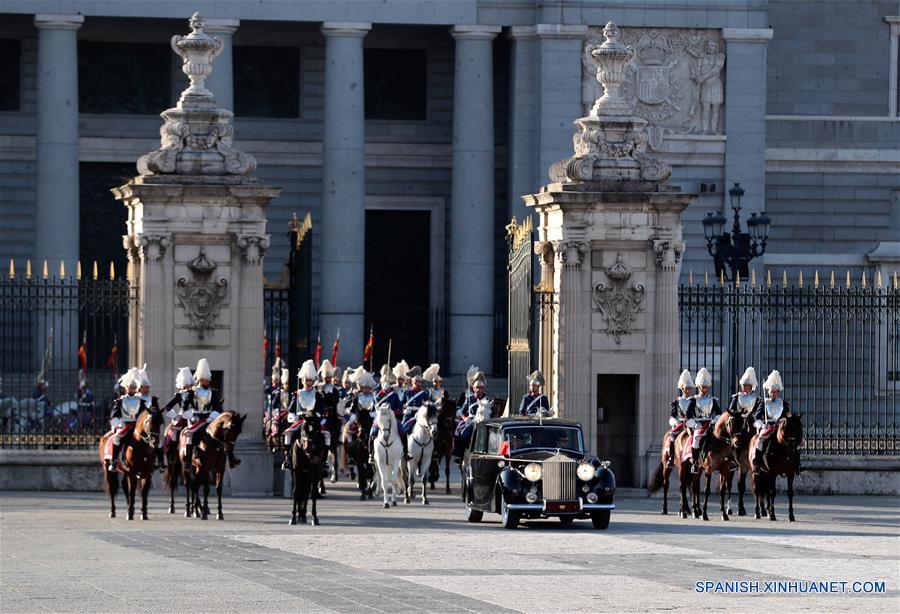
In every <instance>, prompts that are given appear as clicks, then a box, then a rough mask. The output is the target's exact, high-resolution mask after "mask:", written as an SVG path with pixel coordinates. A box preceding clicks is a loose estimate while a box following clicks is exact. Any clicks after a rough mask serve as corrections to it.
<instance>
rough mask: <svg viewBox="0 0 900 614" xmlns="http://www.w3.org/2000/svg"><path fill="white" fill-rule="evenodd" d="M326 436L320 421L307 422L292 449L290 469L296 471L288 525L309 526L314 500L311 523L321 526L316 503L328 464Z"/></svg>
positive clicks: (293, 472)
mask: <svg viewBox="0 0 900 614" xmlns="http://www.w3.org/2000/svg"><path fill="white" fill-rule="evenodd" d="M326 454H327V448H326V447H325V436H324V435H323V434H322V431H321V430H320V428H319V421H318V420H314V419H307V420H304V421H303V424H302V425H301V426H300V433H299V434H298V437H296V438H295V439H294V443H293V445H292V446H291V467H292V468H293V471H292V473H291V476H292V477H293V485H292V489H291V494H292V495H293V497H292V498H293V506H292V508H291V521H290V523H289V524H292V525H293V524H297V522H298V521H299V522H300V524H306V510H307V505H308V504H309V500H310V499H312V523H313V526H318V524H319V516H318V514H317V513H316V501H317V500H318V498H319V488H318V485H319V481H320V480H321V479H322V473H323V469H324V464H325V455H326Z"/></svg>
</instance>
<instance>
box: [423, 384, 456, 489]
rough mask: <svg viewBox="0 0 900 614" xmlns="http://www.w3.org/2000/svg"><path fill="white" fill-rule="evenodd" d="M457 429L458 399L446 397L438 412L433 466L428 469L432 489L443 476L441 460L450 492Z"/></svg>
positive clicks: (432, 458) (432, 459)
mask: <svg viewBox="0 0 900 614" xmlns="http://www.w3.org/2000/svg"><path fill="white" fill-rule="evenodd" d="M455 429H456V401H454V400H452V399H444V401H443V402H442V403H441V409H440V411H439V412H438V432H437V435H436V436H435V438H434V452H433V453H432V456H431V467H430V468H429V470H428V481H429V482H430V483H431V490H434V484H435V482H437V481H438V480H439V479H440V477H441V461H443V462H444V478H445V479H446V484H445V487H444V492H445V493H446V494H448V495H449V494H450V460H451V457H452V456H453V432H454V431H455Z"/></svg>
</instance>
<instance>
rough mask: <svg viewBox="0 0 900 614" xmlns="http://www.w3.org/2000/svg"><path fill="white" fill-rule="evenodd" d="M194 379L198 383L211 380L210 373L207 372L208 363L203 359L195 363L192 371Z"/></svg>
mask: <svg viewBox="0 0 900 614" xmlns="http://www.w3.org/2000/svg"><path fill="white" fill-rule="evenodd" d="M194 379H195V380H197V381H198V382H199V381H200V380H202V379H212V371H210V370H209V362H207V360H206V359H205V358H201V359H200V360H198V361H197V368H196V369H194Z"/></svg>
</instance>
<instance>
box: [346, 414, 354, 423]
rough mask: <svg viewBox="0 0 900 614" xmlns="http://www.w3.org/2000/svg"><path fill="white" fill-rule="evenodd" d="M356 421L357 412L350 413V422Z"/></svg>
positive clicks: (348, 421)
mask: <svg viewBox="0 0 900 614" xmlns="http://www.w3.org/2000/svg"><path fill="white" fill-rule="evenodd" d="M354 422H356V414H350V418H349V419H348V420H347V423H348V424H353V423H354Z"/></svg>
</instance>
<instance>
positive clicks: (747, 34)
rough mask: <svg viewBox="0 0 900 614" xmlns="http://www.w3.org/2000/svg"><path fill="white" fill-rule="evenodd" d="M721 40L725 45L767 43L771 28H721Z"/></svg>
mask: <svg viewBox="0 0 900 614" xmlns="http://www.w3.org/2000/svg"><path fill="white" fill-rule="evenodd" d="M722 38H723V39H725V42H726V43H728V42H735V43H768V42H769V40H771V38H772V28H722Z"/></svg>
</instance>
